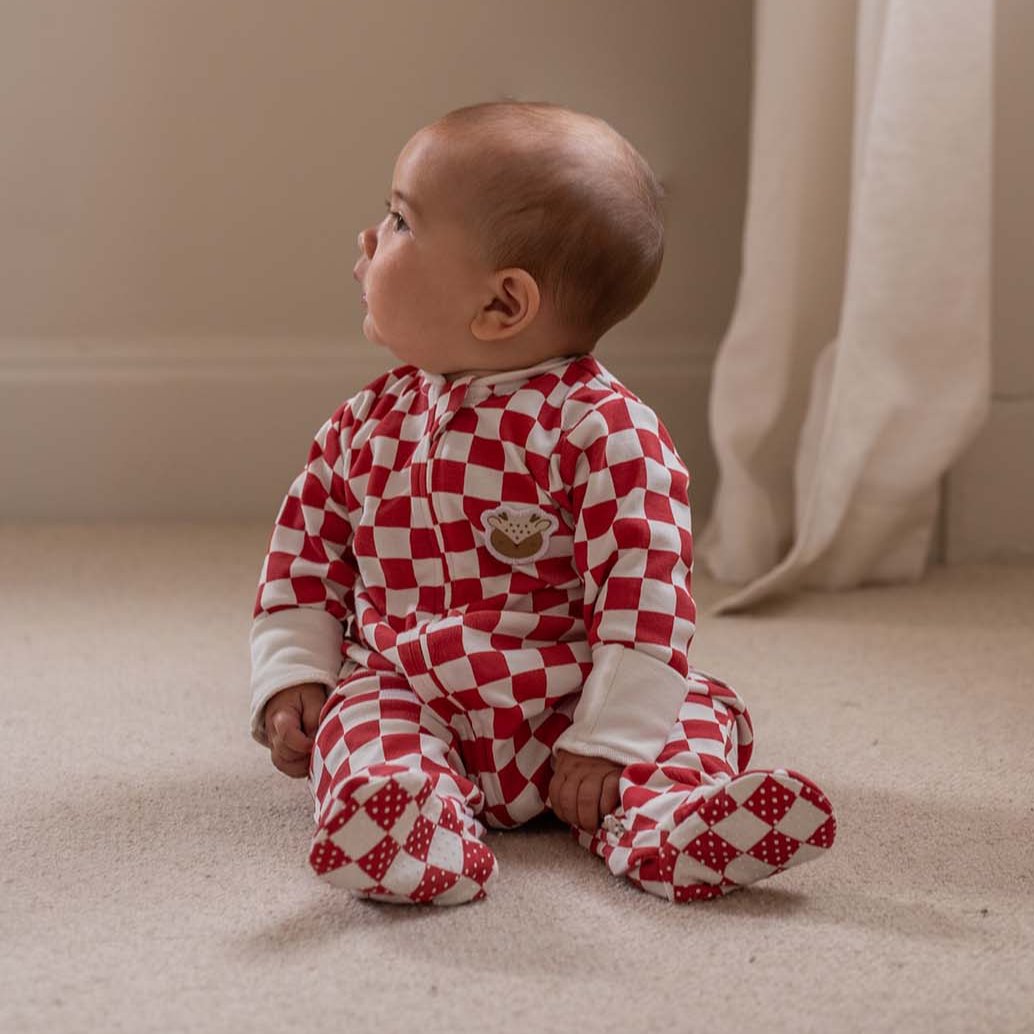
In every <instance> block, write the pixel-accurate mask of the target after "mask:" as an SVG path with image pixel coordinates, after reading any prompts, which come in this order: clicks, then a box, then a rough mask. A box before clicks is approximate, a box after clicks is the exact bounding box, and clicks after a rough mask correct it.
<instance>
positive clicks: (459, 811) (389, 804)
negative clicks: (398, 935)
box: [309, 670, 498, 905]
mask: <svg viewBox="0 0 1034 1034" xmlns="http://www.w3.org/2000/svg"><path fill="white" fill-rule="evenodd" d="M458 742H459V737H458V734H457V732H456V731H455V730H454V729H453V728H451V726H450V725H448V724H447V723H446V722H445V721H444V720H443V719H442V718H441V716H439V715H438V714H437V713H435V712H434V711H433V710H431V708H429V707H428V706H427V705H426V704H424V703H423V702H422V701H421V700H420V699H419V698H418V697H417V695H416V694H415V693H414V692H413V690H412V689H411V688H410V686H409V685H408V683H407V682H406V680H405V679H404V678H403V677H402V676H400V675H398V674H397V673H394V672H392V673H386V672H373V671H369V670H360V671H358V672H355V673H353V674H352V675H350V676H349V677H348V678H347V679H345V680H344V681H343V682H341V683H339V685H338V686H337V688H336V689H335V690H334V692H333V693H331V695H330V696H329V697H328V699H327V703H326V705H325V706H324V708H323V712H322V713H321V715H320V724H319V728H318V730H317V733H316V743H315V747H314V749H313V754H312V763H311V766H310V772H309V785H310V789H311V791H312V795H313V799H314V803H315V819H316V826H317V828H316V832H315V834H314V836H313V840H312V847H311V850H310V853H309V862H310V864H311V865H312V867H313V869H314V870H315V871H316V873H317V874H318V875H319V876H320V877H321V878H322V879H324V880H326V881H327V882H328V883H331V884H333V885H335V886H339V887H345V888H348V889H349V890H351V891H352V893H353V894H354V895H355V896H357V897H363V898H371V899H376V900H379V901H387V902H392V903H398V904H407V903H431V904H436V905H454V904H461V903H463V902H466V901H477V900H479V899H481V898H483V897H484V896H485V892H486V889H487V887H488V886H489V885H490V884H491V883H492V881H493V880H494V879H495V878H496V876H497V873H498V865H497V863H496V859H495V855H494V854H493V853H492V850H491V848H489V847H488V845H487V844H484V843H482V842H481V839H480V838H481V836H482V835H483V834H484V832H485V827H484V826H483V825H482V824H481V822H480V821H479V820H478V819H477V818H476V817H475V815H476V813H477V812H479V811H480V810H481V809H482V807H483V805H484V795H483V793H482V791H481V789H480V787H479V786H478V785H477V784H476V783H475V782H473V781H472V780H471V779H469V778H468V777H467V774H466V771H465V770H464V767H463V762H462V760H461V758H460V755H459V752H458V749H457V748H458Z"/></svg>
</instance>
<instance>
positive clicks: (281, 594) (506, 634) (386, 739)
mask: <svg viewBox="0 0 1034 1034" xmlns="http://www.w3.org/2000/svg"><path fill="white" fill-rule="evenodd" d="M525 373H526V374H527V375H526V376H525ZM688 484H689V476H688V473H687V472H686V468H685V466H684V465H683V463H682V461H681V459H680V458H679V456H678V454H677V453H676V451H675V449H674V446H673V444H672V442H671V439H670V437H669V435H668V433H667V431H666V429H665V428H664V427H663V425H662V424H661V423H660V421H659V420H658V418H657V416H656V414H655V413H654V412H653V411H652V410H651V409H650V408H649V407H648V406H646V405H644V404H643V403H642V402H641V401H640V400H639V399H638V398H636V396H635V395H633V394H632V393H631V392H630V391H628V389H627V388H625V387H624V386H623V385H622V384H620V382H618V381H617V380H616V379H615V378H614V377H613V375H611V374H610V373H609V372H608V371H607V370H606V369H605V368H604V367H602V366H601V365H600V364H599V363H598V362H597V361H596V360H595V359H594V358H593V357H592V356H581V357H577V358H572V357H566V358H564V359H557V360H552V361H549V362H547V363H544V364H540V366H539V367H535V368H533V369H532V370H531V371H518V372H517V373H516V374H514V375H513V376H507V375H500V376H499V377H497V378H478V379H475V378H472V377H466V378H459V379H457V380H456V381H453V382H451V383H450V382H446V381H445V379H444V378H443V377H440V376H434V375H430V376H429V375H427V374H426V373H425V372H424V371H421V370H418V369H416V368H415V367H411V366H408V367H400V368H398V369H396V370H392V371H390V372H389V373H387V374H385V375H384V376H383V377H381V378H380V379H378V380H377V381H375V382H374V383H373V384H371V385H370V386H368V387H367V388H365V389H364V390H363V391H361V392H360V393H359V394H358V395H356V396H355V397H354V398H352V399H350V400H349V401H348V402H347V403H346V404H345V405H344V406H342V407H341V408H340V409H339V410H338V412H337V413H335V414H334V416H333V417H332V418H331V419H330V420H329V421H328V422H327V423H326V424H325V425H324V427H323V428H322V429H321V430H320V432H319V434H318V435H317V437H316V440H315V442H314V444H313V446H312V449H311V451H310V454H309V459H308V462H307V464H306V467H305V469H304V470H303V472H302V473H301V474H300V475H299V477H298V478H297V479H296V481H295V482H294V484H293V485H292V486H291V489H290V491H289V493H288V496H287V498H286V499H285V501H284V503H283V506H282V507H281V510H280V513H279V515H278V517H277V522H276V527H275V528H274V531H273V535H272V538H271V541H270V547H269V551H268V553H267V557H266V561H265V564H264V566H263V570H262V577H261V582H260V585H259V592H258V597H257V599H256V603H255V616H256V617H262V618H263V619H264V621H263V630H264V633H263V634H267V635H271V634H275V633H276V632H277V630H278V626H277V625H276V621H275V619H276V615H277V614H278V612H280V611H291V612H296V611H298V610H299V609H300V608H315V609H319V610H323V611H325V612H326V613H328V614H330V615H331V616H332V617H334V618H336V619H338V621H339V622H340V626H341V632H342V633H343V635H342V637H340V638H343V643H341V652H342V653H343V654H344V657H345V662H346V668H347V669H348V672H349V674H348V675H346V676H345V677H344V679H343V680H342V681H341V682H340V683H339V684H338V686H337V688H336V690H335V691H334V693H332V694H331V696H330V698H329V699H328V702H327V707H326V708H325V709H324V713H323V715H322V716H321V722H320V728H319V730H318V731H317V737H316V741H317V742H316V748H315V750H314V752H313V762H312V769H311V772H310V780H311V782H310V785H311V787H312V791H313V795H314V798H315V804H316V808H315V814H316V821H317V832H316V835H315V838H314V840H313V844H312V850H311V854H310V861H311V863H312V865H313V867H314V869H315V870H316V871H317V873H319V874H320V876H321V877H322V878H324V879H326V880H328V881H329V882H331V883H334V884H335V885H338V886H342V887H346V888H348V889H350V890H352V891H353V892H354V893H356V894H358V895H360V896H363V897H370V898H379V899H380V900H385V901H393V902H413V901H427V902H432V903H438V904H451V903H458V902H461V901H472V900H478V899H480V898H481V897H482V896H484V893H485V891H486V888H487V887H488V886H489V884H490V883H491V881H492V880H493V879H494V878H495V875H496V873H497V869H498V867H497V864H496V862H495V859H494V857H493V856H492V853H491V851H490V850H489V849H488V848H487V846H486V845H485V844H484V843H483V842H482V840H481V835H482V834H483V833H484V831H485V827H484V825H482V823H481V821H480V819H481V818H483V819H484V821H485V823H486V824H488V825H492V826H496V827H500V828H505V827H512V826H516V825H520V824H522V823H523V822H526V821H528V820H529V819H531V818H533V817H534V816H535V815H537V814H540V813H541V812H542V811H543V810H544V809H545V808H546V807H547V806H548V801H547V796H548V787H549V782H550V778H551V773H552V747H553V744H554V743H555V741H556V739H557V737H559V735H560V734H561V733H562V732H563V731H564V730H565V729H567V728H568V727H570V725H571V724H572V721H574V720H577V719H578V717H579V710H578V709H579V701H580V694H581V691H582V688H583V686H585V684H586V681H587V680H588V679H590V678H591V676H592V672H593V663H592V658H593V648H594V647H596V646H598V645H602V644H617V645H620V646H623V647H626V648H627V649H634V650H636V651H637V652H639V653H642V654H646V655H647V656H650V657H652V658H653V659H655V660H657V661H659V662H660V663H662V664H664V665H666V666H668V667H669V668H671V669H672V670H673V671H675V672H676V673H677V674H678V675H679V676H680V677H681V678H684V679H685V680H686V699H685V703H684V705H683V707H682V709H681V712H680V714H679V716H678V720H677V722H676V723H675V726H674V727H673V729H672V732H671V735H670V737H669V739H668V742H667V743H666V745H665V746H664V748H663V750H662V751H661V753H660V754H659V756H658V757H657V758H656V759H655V760H654V761H652V762H650V763H640V764H635V765H629V766H626V767H625V769H624V770H623V772H622V775H621V781H620V794H621V805H620V807H619V808H618V809H617V811H616V812H615V813H614V814H613V815H609V816H607V817H606V821H605V822H604V823H603V825H602V826H601V827H600V829H599V830H596V831H591V832H590V831H574V832H575V835H576V836H577V837H578V839H579V841H580V842H581V843H582V844H583V845H584V846H585V847H587V848H588V849H590V850H592V851H593V852H594V853H596V854H598V855H600V856H601V857H602V858H603V859H604V860H605V861H606V864H607V866H608V867H609V868H610V870H611V872H612V873H614V874H615V875H619V876H627V878H628V879H630V880H631V881H632V882H633V883H635V884H636V885H637V886H639V887H640V888H642V889H643V890H646V891H648V892H649V893H653V894H658V895H660V896H662V897H666V898H667V899H668V900H692V899H693V898H695V897H701V896H708V895H711V894H714V893H724V892H725V891H726V890H727V889H729V888H732V887H734V886H741V885H743V884H745V883H748V882H752V881H753V880H755V879H760V878H763V877H764V876H765V875H772V874H774V873H775V872H779V871H782V869H784V868H787V867H788V866H789V865H792V864H798V863H799V862H800V861H804V860H807V859H808V858H810V857H815V856H816V855H817V854H818V853H819V852H821V851H822V850H825V848H826V847H828V845H829V843H832V837H833V835H834V830H835V827H834V825H832V812H831V810H829V809H828V802H825V798H824V797H823V796H822V795H821V792H820V791H818V790H817V788H815V787H814V784H811V783H809V782H807V781H806V780H804V778H803V777H801V776H797V775H795V774H791V773H787V772H784V771H782V770H780V771H777V772H771V773H763V774H762V775H761V776H757V774H756V773H746V772H745V766H746V764H747V763H748V761H749V758H750V753H751V749H752V730H751V726H750V721H749V717H748V716H747V712H746V710H745V708H744V707H743V704H742V701H740V699H739V697H738V696H737V695H736V694H735V693H734V692H733V691H732V690H731V689H730V688H729V687H728V686H726V685H725V684H724V683H722V682H721V681H720V680H718V679H715V678H713V677H712V676H709V675H706V674H704V673H702V672H698V671H694V670H693V669H692V668H691V667H690V666H689V663H688V656H687V653H688V649H689V645H690V642H691V640H692V637H693V634H694V630H695V625H694V622H695V619H696V612H695V608H694V605H693V600H692V597H691V595H690V571H691V567H692V536H691V532H690V511H689V502H688ZM295 616H297V615H295ZM313 627H315V626H313ZM292 628H293V626H292V625H291V623H290V622H289V621H287V620H286V618H285V620H284V621H283V628H281V629H279V632H280V634H281V635H283V634H284V633H291V631H292ZM270 630H271V631H270ZM319 630H320V631H319V635H321V636H323V639H321V640H320V643H322V645H323V649H320V644H319V643H318V644H316V645H315V646H313V645H309V646H307V647H305V648H304V649H302V648H301V647H299V648H298V649H296V650H293V651H292V650H284V649H279V651H277V650H273V651H269V656H270V657H271V659H270V660H269V661H268V662H264V663H266V665H267V667H266V669H265V670H263V671H260V672H256V673H255V678H256V679H257V680H258V683H259V684H261V685H268V686H270V687H276V686H284V685H290V684H291V683H290V681H288V680H289V679H290V678H291V677H292V676H293V673H294V672H295V671H296V670H299V671H305V672H306V676H305V677H306V679H307V680H310V679H312V677H313V674H312V673H313V672H314V671H319V672H324V671H325V670H326V669H327V664H326V659H327V656H328V654H331V655H332V654H335V653H336V652H337V649H338V644H339V637H338V636H337V635H335V636H334V637H333V641H332V642H331V641H330V639H331V637H330V632H334V631H336V626H335V624H334V623H333V622H320V623H319ZM314 634H315V633H314ZM324 640H325V641H324ZM328 644H329V645H328ZM305 650H308V654H305ZM303 654H305V655H304V656H303ZM281 655H290V662H288V660H283V661H281V660H278V657H279V656H281ZM310 655H311V656H310ZM278 665H280V667H278ZM292 665H293V667H292ZM344 670H345V669H341V670H340V671H338V669H337V667H335V668H334V672H336V673H337V674H338V676H339V677H340V675H342V674H344ZM326 674H327V676H328V677H329V679H330V680H333V678H334V677H335V675H334V674H333V673H331V672H330V671H329V670H326ZM626 689H627V687H626ZM590 695H591V694H590V693H588V692H586V693H585V694H584V697H586V698H588V697H590ZM267 699H268V698H267ZM263 706H264V700H263V699H262V696H261V693H259V694H258V695H256V697H255V698H254V699H253V708H254V714H253V721H254V718H255V715H260V714H261V709H262V707H263ZM644 706H645V704H644ZM668 720H669V716H668V714H665V721H668ZM741 772H743V773H744V775H742V776H740V775H739V773H741ZM758 779H760V780H761V781H760V782H758V781H757V780H758ZM747 790H749V791H750V792H749V793H747ZM744 794H746V796H743V795H744ZM714 802H718V803H714ZM823 802H825V803H823ZM809 808H810V809H811V810H810V811H809V810H808V809H809ZM715 809H724V810H725V811H724V813H723V814H718V812H717V811H716V810H715ZM777 812H779V815H778V817H773V816H776V813H777ZM712 813H713V814H714V816H715V818H714V821H713V822H712V823H711V824H710V825H708V824H707V822H708V819H709V817H710V816H712ZM816 814H822V815H824V816H825V818H824V819H823V823H822V824H819V825H817V826H816V827H815V829H813V830H806V829H805V827H806V825H807V822H806V821H805V820H806V819H807V818H808V817H815V816H816ZM479 817H480V818H479ZM702 822H703V823H704V825H701V823H702ZM723 823H724V824H723ZM758 823H761V824H762V826H763V827H764V828H763V829H762V828H761V827H759V826H758ZM726 834H728V835H726ZM755 834H757V835H756V836H755ZM733 852H735V854H733ZM712 855H713V857H712Z"/></svg>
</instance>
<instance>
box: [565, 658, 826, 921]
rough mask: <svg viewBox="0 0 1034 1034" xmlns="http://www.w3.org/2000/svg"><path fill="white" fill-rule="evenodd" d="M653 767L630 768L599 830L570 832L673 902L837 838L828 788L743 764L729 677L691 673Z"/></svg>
mask: <svg viewBox="0 0 1034 1034" xmlns="http://www.w3.org/2000/svg"><path fill="white" fill-rule="evenodd" d="M689 680H690V685H689V687H688V688H689V692H688V693H687V696H686V700H685V703H684V704H683V706H682V710H681V711H680V713H679V716H678V720H677V721H676V723H675V725H674V726H673V728H672V731H671V733H670V735H669V737H668V740H667V743H666V744H665V745H664V748H663V749H662V751H661V753H660V755H659V756H658V758H657V760H656V761H655V762H654V763H653V764H644V763H639V764H634V765H628V766H627V767H626V768H625V769H624V771H623V772H622V774H621V779H620V786H619V791H620V795H621V804H620V806H619V807H618V809H617V810H616V811H615V812H614V813H613V814H611V815H608V816H606V818H605V819H604V821H603V824H602V826H601V827H600V828H599V829H598V830H596V831H595V832H593V833H589V832H586V831H583V830H578V829H573V832H574V834H575V836H576V838H577V839H578V841H579V843H581V844H582V845H583V846H584V847H586V848H587V849H589V850H590V851H593V852H594V853H596V854H598V855H599V856H600V857H601V858H603V859H604V861H605V862H606V863H607V867H608V868H609V869H610V870H611V872H612V873H614V874H615V875H616V876H625V877H627V878H628V879H629V880H631V881H632V882H633V883H634V884H635V885H636V886H638V887H639V888H640V889H642V890H645V891H647V892H649V893H651V894H656V895H658V896H659V897H663V898H667V899H668V900H669V901H680V902H681V901H694V900H700V899H705V898H713V897H718V896H720V895H723V894H727V893H729V892H730V891H732V890H735V889H737V888H738V887H741V886H745V885H747V884H750V883H754V882H756V881H757V880H761V879H764V878H766V877H768V876H774V875H775V874H776V873H778V872H782V871H783V870H784V869H788V868H790V867H791V866H794V865H799V864H801V863H802V862H806V861H809V860H811V859H813V858H817V857H819V856H821V855H822V854H823V853H824V852H825V850H826V849H827V848H829V847H830V846H831V845H832V843H833V839H834V837H835V836H836V820H835V819H834V817H833V809H832V806H831V805H830V803H829V801H828V800H827V799H826V796H825V794H823V793H822V791H821V790H820V789H819V788H818V787H817V786H816V785H815V784H814V783H813V782H811V780H809V779H807V778H806V777H805V776H802V775H800V774H799V773H797V772H792V771H788V770H786V769H775V770H771V771H769V770H763V769H753V770H746V765H747V764H748V762H749V760H750V756H751V752H752V749H753V734H752V729H751V723H750V717H749V715H748V714H747V710H746V708H745V707H744V705H743V701H742V700H740V698H739V696H737V694H736V693H735V692H734V691H733V690H732V689H730V688H729V687H728V686H727V685H725V683H723V682H721V681H720V680H719V679H716V678H714V677H713V676H710V675H706V674H704V673H703V672H699V671H691V672H690V676H689Z"/></svg>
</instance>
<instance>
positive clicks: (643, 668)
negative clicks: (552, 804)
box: [554, 395, 696, 765]
mask: <svg viewBox="0 0 1034 1034" xmlns="http://www.w3.org/2000/svg"><path fill="white" fill-rule="evenodd" d="M557 451H558V454H559V473H560V475H561V478H562V479H563V482H564V484H565V485H568V486H570V489H569V498H570V506H571V516H572V519H573V522H574V528H573V535H574V564H575V567H576V569H577V570H578V572H579V574H580V575H581V577H582V580H583V581H584V583H585V592H584V602H583V606H584V620H585V627H586V631H587V633H588V640H589V646H590V647H591V649H592V663H593V667H592V671H591V672H590V673H589V677H588V678H587V679H586V681H585V685H584V686H583V688H582V694H581V698H580V700H579V702H578V706H577V707H576V709H575V712H574V715H573V719H574V720H573V723H572V725H571V726H570V727H569V728H568V729H566V730H565V731H564V732H563V733H562V734H561V735H560V737H559V738H558V739H557V741H556V743H555V745H554V756H556V757H558V758H559V756H560V755H559V752H560V751H561V750H563V751H567V752H569V753H572V754H576V755H580V756H582V757H583V758H606V759H609V760H610V761H612V762H616V763H619V764H622V765H628V764H633V763H635V762H637V761H644V762H653V761H654V760H655V759H656V758H657V756H658V754H659V753H660V751H661V750H662V748H663V746H664V743H665V741H666V740H667V737H668V735H669V733H670V731H671V728H672V726H673V725H674V723H675V721H676V720H677V718H678V714H679V711H680V709H681V707H682V704H683V702H684V700H685V696H686V693H687V692H688V689H687V685H686V676H687V674H688V671H689V661H688V657H687V651H688V649H689V644H690V641H691V640H692V637H693V632H694V628H695V625H694V621H695V618H696V608H695V606H694V604H693V598H692V595H691V593H690V571H691V569H692V563H693V559H692V537H691V532H690V510H689V498H688V486H689V474H688V472H687V471H686V468H685V465H684V464H683V463H682V460H681V458H680V457H679V456H678V454H677V452H676V451H675V448H674V445H673V444H672V442H671V438H670V436H669V435H668V432H667V430H666V429H665V428H664V426H663V425H662V424H661V423H660V421H659V420H658V418H657V415H656V413H654V412H653V410H652V409H650V408H649V407H648V406H646V405H645V404H644V403H642V402H640V401H639V400H637V399H635V398H631V397H628V396H625V395H616V396H611V397H609V398H606V399H603V400H599V401H595V402H594V403H593V405H592V407H591V408H590V409H589V410H588V412H586V413H585V415H584V416H583V417H582V418H581V419H579V420H577V422H576V424H575V426H573V427H572V428H571V430H569V431H567V432H565V434H564V435H562V437H561V439H560V442H559V446H558V450H557Z"/></svg>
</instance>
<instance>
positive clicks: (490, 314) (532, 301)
mask: <svg viewBox="0 0 1034 1034" xmlns="http://www.w3.org/2000/svg"><path fill="white" fill-rule="evenodd" d="M540 304H541V297H540V295H539V285H538V284H537V283H536V282H535V278H534V277H533V276H532V275H531V274H530V273H529V272H528V271H527V270H526V269H516V268H515V269H501V270H499V272H497V273H494V274H493V275H492V278H491V280H490V281H489V295H488V297H487V299H486V301H485V303H484V305H482V307H481V308H480V310H478V313H477V315H476V316H475V317H474V319H473V320H472V321H471V324H470V332H471V334H473V335H474V337H476V338H477V339H478V341H501V340H503V339H504V338H508V337H513V336H514V335H515V334H519V333H520V332H521V331H522V330H524V329H525V328H526V327H528V326H529V325H530V324H531V322H532V320H534V319H535V317H536V316H537V315H538V312H539V305H540Z"/></svg>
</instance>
